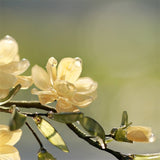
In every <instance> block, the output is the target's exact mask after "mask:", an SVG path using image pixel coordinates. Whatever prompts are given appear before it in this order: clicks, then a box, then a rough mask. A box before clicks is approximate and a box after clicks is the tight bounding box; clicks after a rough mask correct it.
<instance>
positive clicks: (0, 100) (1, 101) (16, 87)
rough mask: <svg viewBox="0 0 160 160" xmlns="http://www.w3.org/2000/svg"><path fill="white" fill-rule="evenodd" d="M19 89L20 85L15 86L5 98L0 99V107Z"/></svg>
mask: <svg viewBox="0 0 160 160" xmlns="http://www.w3.org/2000/svg"><path fill="white" fill-rule="evenodd" d="M20 88H21V85H20V84H18V85H17V86H15V87H14V88H13V89H12V90H11V91H10V92H9V94H8V95H7V96H6V97H5V98H2V99H0V105H3V104H5V103H7V102H9V101H10V100H11V99H12V98H13V97H14V95H15V94H16V93H17V92H18V91H19V90H20Z"/></svg>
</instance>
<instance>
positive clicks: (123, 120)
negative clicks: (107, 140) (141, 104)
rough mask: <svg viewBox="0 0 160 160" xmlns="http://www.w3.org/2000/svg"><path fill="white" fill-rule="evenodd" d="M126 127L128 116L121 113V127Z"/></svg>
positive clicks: (125, 113) (125, 112)
mask: <svg viewBox="0 0 160 160" xmlns="http://www.w3.org/2000/svg"><path fill="white" fill-rule="evenodd" d="M127 125H128V114H127V111H123V113H122V121H121V126H127Z"/></svg>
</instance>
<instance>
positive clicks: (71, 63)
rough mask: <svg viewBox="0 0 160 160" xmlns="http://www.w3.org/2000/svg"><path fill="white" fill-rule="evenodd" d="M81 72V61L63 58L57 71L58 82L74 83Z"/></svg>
mask: <svg viewBox="0 0 160 160" xmlns="http://www.w3.org/2000/svg"><path fill="white" fill-rule="evenodd" d="M81 72H82V61H81V59H80V58H63V59H62V60H61V61H60V63H59V65H58V70H57V77H58V79H60V80H65V81H68V82H70V83H74V82H75V81H76V80H77V79H78V78H79V76H80V74H81Z"/></svg>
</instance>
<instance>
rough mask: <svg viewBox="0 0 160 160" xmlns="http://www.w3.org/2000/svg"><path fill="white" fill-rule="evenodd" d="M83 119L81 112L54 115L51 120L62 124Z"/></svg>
mask: <svg viewBox="0 0 160 160" xmlns="http://www.w3.org/2000/svg"><path fill="white" fill-rule="evenodd" d="M82 117H83V113H81V112H75V113H73V112H71V113H70V112H69V113H54V114H53V115H52V119H53V120H55V121H58V122H62V123H74V122H76V121H78V120H80V119H81V118H82Z"/></svg>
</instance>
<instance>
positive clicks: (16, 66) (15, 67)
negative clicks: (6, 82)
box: [0, 59, 30, 75]
mask: <svg viewBox="0 0 160 160" xmlns="http://www.w3.org/2000/svg"><path fill="white" fill-rule="evenodd" d="M29 66H30V63H29V61H28V60H27V59H22V60H21V61H19V62H15V61H14V62H11V63H9V64H5V65H2V66H0V70H2V71H3V72H6V73H10V74H13V75H19V74H21V73H23V72H25V71H26V70H27V69H28V67H29Z"/></svg>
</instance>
